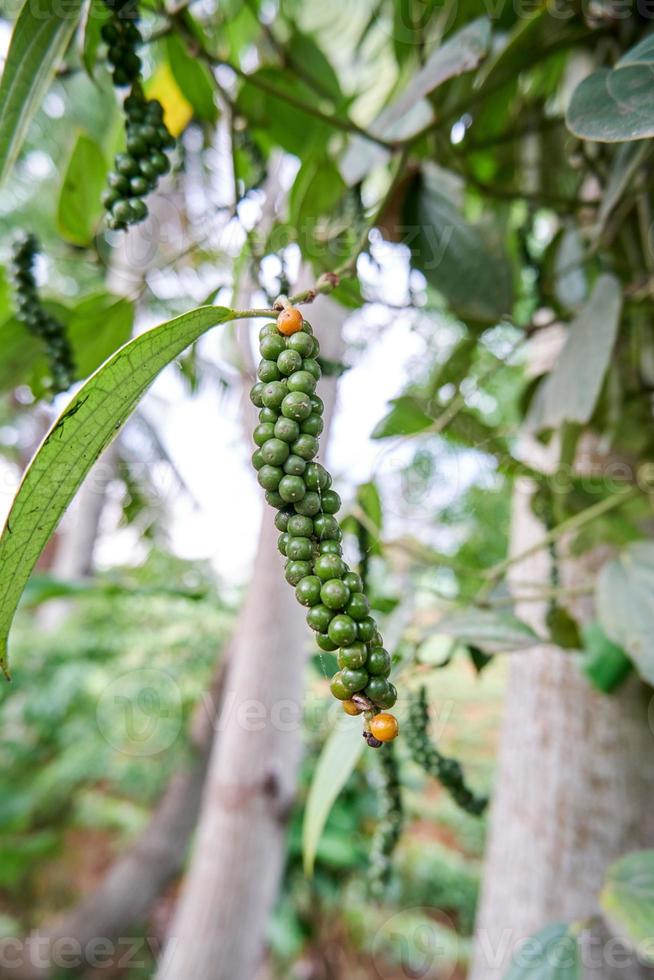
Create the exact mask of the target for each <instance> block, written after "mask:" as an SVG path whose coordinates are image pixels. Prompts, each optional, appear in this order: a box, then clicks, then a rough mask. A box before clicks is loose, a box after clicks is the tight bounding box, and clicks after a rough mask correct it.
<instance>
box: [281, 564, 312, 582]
mask: <svg viewBox="0 0 654 980" xmlns="http://www.w3.org/2000/svg"><path fill="white" fill-rule="evenodd" d="M307 575H311V562H310V561H289V562H287V563H286V566H285V568H284V576H285V578H286V581H287V582H288V584H289V585H297V584H298V582H300V581H301V580H302V579H303V578H306V577H307Z"/></svg>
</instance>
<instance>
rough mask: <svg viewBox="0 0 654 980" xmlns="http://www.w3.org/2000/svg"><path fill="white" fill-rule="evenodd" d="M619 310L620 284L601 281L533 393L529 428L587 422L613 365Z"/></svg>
mask: <svg viewBox="0 0 654 980" xmlns="http://www.w3.org/2000/svg"><path fill="white" fill-rule="evenodd" d="M621 309H622V290H621V288H620V283H619V282H618V280H617V279H616V278H615V277H614V276H611V275H602V276H600V277H599V279H598V280H597V282H596V283H595V287H594V289H593V291H592V293H591V295H590V297H589V299H588V301H587V302H586V303H585V304H584V306H583V307H582V309H581V310H580V312H579V314H578V315H577V316H576V317H575V319H574V320H573V321H572V323H571V324H570V327H569V330H568V336H567V339H566V342H565V344H564V346H563V349H562V351H561V353H560V354H559V356H558V358H557V360H556V364H555V365H554V367H553V369H552V371H551V372H550V374H548V375H547V377H546V378H545V380H544V381H543V383H542V384H541V386H540V387H539V389H538V391H537V392H536V395H535V397H534V399H533V401H532V403H531V407H530V410H529V415H528V416H527V427H528V429H530V430H531V431H539V430H541V429H549V428H557V427H558V426H559V425H561V423H563V422H566V421H567V422H579V423H580V424H584V423H586V422H588V421H589V419H590V417H591V415H592V414H593V411H594V409H595V405H596V404H597V399H598V398H599V394H600V391H601V388H602V383H603V381H604V376H605V374H606V370H607V368H608V366H609V364H610V362H611V356H612V354H613V347H614V346H615V341H616V337H617V335H618V328H619V326H620V312H621Z"/></svg>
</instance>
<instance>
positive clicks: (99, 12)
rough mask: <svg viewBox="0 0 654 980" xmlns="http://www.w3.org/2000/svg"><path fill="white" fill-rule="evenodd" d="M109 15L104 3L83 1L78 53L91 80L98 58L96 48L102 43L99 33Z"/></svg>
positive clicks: (92, 0)
mask: <svg viewBox="0 0 654 980" xmlns="http://www.w3.org/2000/svg"><path fill="white" fill-rule="evenodd" d="M110 17H111V13H110V11H109V8H108V7H107V6H106V4H104V3H98V2H97V0H84V5H83V7H82V17H81V22H80V31H79V42H78V52H79V57H80V61H81V62H82V64H83V65H84V68H85V70H86V74H87V75H88V76H89V78H93V70H94V68H95V63H96V60H97V57H98V48H99V47H100V44H101V43H102V38H101V35H100V31H101V30H102V25H103V24H106V23H107V21H108V20H109V18H110Z"/></svg>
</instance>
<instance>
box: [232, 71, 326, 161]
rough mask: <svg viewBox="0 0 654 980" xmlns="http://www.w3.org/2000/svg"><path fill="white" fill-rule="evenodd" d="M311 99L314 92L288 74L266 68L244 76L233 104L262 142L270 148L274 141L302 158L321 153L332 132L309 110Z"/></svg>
mask: <svg viewBox="0 0 654 980" xmlns="http://www.w3.org/2000/svg"><path fill="white" fill-rule="evenodd" d="M315 102H316V94H315V92H313V90H312V89H310V88H309V87H308V86H307V85H305V84H304V83H303V82H301V81H298V79H297V78H295V77H294V76H293V74H292V73H290V72H287V71H284V70H283V69H279V68H268V67H266V68H260V69H259V70H258V71H256V72H254V73H253V74H252V75H250V76H248V78H247V79H244V81H243V84H242V86H241V89H240V91H239V93H238V97H237V100H236V105H237V109H238V111H239V113H241V114H242V115H244V116H245V118H246V119H247V120H248V121H249V123H250V127H251V129H252V130H256V132H257V137H258V139H259V141H260V142H261V143H262V145H264V146H266V147H268V148H271V147H273V146H274V145H275V144H277V145H279V146H281V147H283V148H284V149H285V150H288V152H289V153H294V154H295V156H297V157H299V158H300V160H306V159H307V158H308V157H309V156H310V155H311V154H312V153H314V154H318V155H320V154H322V153H323V151H324V149H325V147H326V145H327V141H328V140H329V138H330V136H331V135H332V133H333V129H332V128H331V126H328V125H327V123H324V122H323V121H322V120H320V119H317V118H316V117H315V116H314V115H313V114H312V112H311V111H310V108H309V107H313V106H314V105H315ZM293 103H296V104H293ZM297 103H299V104H300V105H306V106H307V107H308V108H307V110H304V109H303V108H300V107H299V105H298V104H297Z"/></svg>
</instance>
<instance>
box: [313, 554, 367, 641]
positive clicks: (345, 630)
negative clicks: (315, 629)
mask: <svg viewBox="0 0 654 980" xmlns="http://www.w3.org/2000/svg"><path fill="white" fill-rule="evenodd" d="M323 557H325V558H331V557H332V556H331V555H324V556H323ZM318 561H322V558H319V559H318ZM317 565H318V562H316V566H317ZM316 571H317V568H316ZM327 632H328V634H329V639H330V640H331V641H332V642H333V643H336V644H337V645H338V646H339V647H349V646H351V645H352V644H353V643H354V641H355V640H356V638H357V627H356V623H355V622H354V620H353V619H350V617H349V616H346V615H344V614H343V613H339V614H338V615H337V616H334V618H333V619H332V621H331V622H330V624H329V629H328V631H327Z"/></svg>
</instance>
